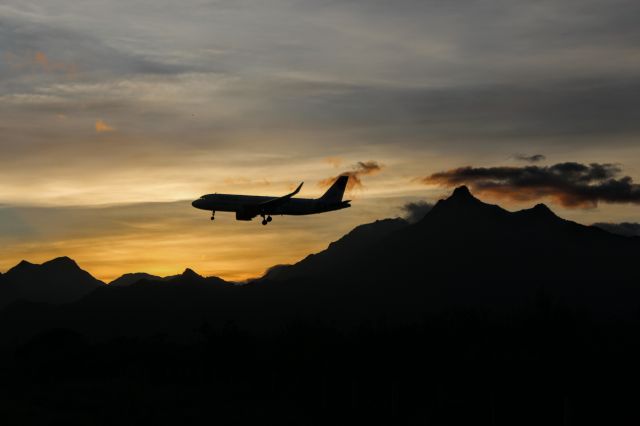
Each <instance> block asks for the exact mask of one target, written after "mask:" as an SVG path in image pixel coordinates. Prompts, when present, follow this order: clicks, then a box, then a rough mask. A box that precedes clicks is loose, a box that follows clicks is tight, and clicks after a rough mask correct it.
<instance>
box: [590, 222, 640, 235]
mask: <svg viewBox="0 0 640 426" xmlns="http://www.w3.org/2000/svg"><path fill="white" fill-rule="evenodd" d="M593 226H595V227H597V228H600V229H604V230H605V231H608V232H611V233H612V234H618V235H624V236H625V237H640V223H631V222H622V223H606V222H598V223H594V224H593Z"/></svg>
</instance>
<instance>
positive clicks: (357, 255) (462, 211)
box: [0, 187, 640, 335]
mask: <svg viewBox="0 0 640 426" xmlns="http://www.w3.org/2000/svg"><path fill="white" fill-rule="evenodd" d="M639 256H640V238H638V237H624V236H620V235H614V234H612V233H609V232H606V231H604V230H602V229H600V228H597V227H590V226H583V225H580V224H577V223H575V222H571V221H567V220H563V219H561V218H559V217H558V216H556V215H555V214H554V213H553V212H552V211H551V210H550V209H549V208H548V207H546V206H545V205H543V204H538V205H537V206H535V207H533V208H531V209H526V210H521V211H517V212H509V211H507V210H504V209H502V208H500V207H499V206H496V205H491V204H486V203H483V202H481V201H480V200H478V199H476V198H475V197H473V195H472V194H471V193H470V192H469V190H468V189H467V188H466V187H460V188H457V189H456V190H455V191H454V193H453V194H452V195H451V196H450V197H449V198H447V199H445V200H441V201H439V202H438V203H437V204H436V205H435V206H434V207H433V209H431V211H429V212H428V213H427V214H426V215H425V217H424V218H423V219H422V220H420V221H418V222H417V223H413V224H410V223H408V222H406V221H404V220H403V219H386V220H380V221H376V222H374V223H370V224H366V225H362V226H359V227H357V228H355V229H354V230H353V231H351V232H350V233H349V234H347V235H345V236H344V237H343V238H341V239H340V240H338V241H336V242H334V243H331V244H330V245H329V247H328V248H327V249H326V250H324V251H322V252H320V253H317V254H313V255H310V256H307V257H306V258H305V259H303V260H301V261H300V262H298V263H296V264H294V265H280V266H276V267H274V268H272V269H270V270H269V271H268V272H267V273H266V274H265V276H263V277H262V278H260V279H257V280H255V281H252V282H249V283H246V284H243V285H238V284H234V283H229V282H226V281H224V280H222V279H220V278H217V277H210V278H204V277H201V276H200V275H198V274H196V273H195V272H193V271H192V270H189V269H187V270H186V271H185V272H184V273H183V274H181V275H177V276H174V277H166V278H161V277H157V276H153V275H149V274H145V273H136V274H127V275H124V276H122V277H120V278H118V279H116V280H114V281H113V282H112V283H110V284H109V285H105V284H104V283H102V282H100V281H98V280H96V279H95V278H93V277H91V275H90V274H89V273H87V272H85V271H82V270H81V269H80V268H79V267H78V266H77V265H76V264H75V262H73V261H72V260H70V259H68V258H61V259H56V260H53V261H51V262H47V263H45V264H43V265H32V264H29V263H26V262H22V263H21V264H20V265H18V266H16V267H15V268H13V269H11V270H10V271H8V272H7V273H6V274H4V275H2V276H0V306H7V305H8V304H9V303H10V302H15V303H13V304H11V305H10V306H7V307H6V309H5V310H4V311H3V312H1V313H0V332H3V333H4V332H7V333H12V332H13V334H14V335H15V334H16V333H17V331H16V330H12V329H11V327H8V326H7V325H8V324H9V323H11V324H23V325H24V327H26V328H23V329H22V332H25V333H29V332H35V331H37V330H39V329H42V328H44V327H51V326H59V327H69V328H76V329H80V330H82V331H85V332H87V333H94V334H98V335H103V334H104V335H115V334H119V333H121V334H149V333H157V332H176V333H178V332H179V331H178V330H179V329H182V330H185V329H190V330H192V329H193V327H195V326H196V325H197V324H198V323H202V322H203V321H207V322H211V323H221V322H225V321H229V320H233V321H235V322H237V323H240V324H242V325H244V326H247V327H253V328H263V327H266V328H268V327H274V326H278V324H282V322H283V321H286V320H290V319H292V318H299V319H301V318H308V319H320V320H325V321H339V322H342V323H344V324H356V323H359V322H362V321H366V320H370V319H375V318H387V319H391V320H394V321H396V320H397V321H412V320H415V319H416V318H420V317H421V316H423V315H425V314H426V313H428V312H434V311H442V310H449V309H474V310H489V311H496V310H498V311H509V310H513V309H536V306H539V305H540V303H543V304H545V303H546V304H549V303H552V304H561V305H564V306H567V307H568V308H570V309H584V310H588V311H591V312H596V313H601V314H605V315H628V314H633V313H634V312H636V311H637V309H638V308H639V307H640V270H638V268H637V266H636V262H637V259H638V258H640V257H639ZM18 300H23V302H20V303H18V302H16V301H18ZM24 301H31V302H47V303H50V304H51V303H54V304H57V305H42V304H40V303H27V302H24ZM25 318H29V320H28V321H26V320H25ZM44 318H46V320H45V319H44ZM21 321H22V323H21Z"/></svg>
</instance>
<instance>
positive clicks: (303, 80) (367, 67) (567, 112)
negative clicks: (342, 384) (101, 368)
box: [0, 0, 640, 281]
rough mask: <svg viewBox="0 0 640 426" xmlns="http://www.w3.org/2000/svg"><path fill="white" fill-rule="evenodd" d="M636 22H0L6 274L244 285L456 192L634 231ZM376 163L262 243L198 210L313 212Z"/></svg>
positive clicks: (331, 18) (533, 5)
mask: <svg viewBox="0 0 640 426" xmlns="http://www.w3.org/2000/svg"><path fill="white" fill-rule="evenodd" d="M638 17H640V3H638V2H637V1H635V0H606V1H605V0H598V1H596V0H538V1H530V0H526V1H525V0H509V1H506V0H503V1H499V0H460V1H455V2H451V1H445V0H397V1H393V2H389V1H383V0H341V1H336V0H233V1H232V0H184V1H180V2H175V1H164V0H153V1H152V0H126V1H125V0H110V1H104V0H102V1H98V0H86V1H82V2H77V1H71V0H46V1H44V0H40V1H33V0H3V2H2V3H0V271H6V270H7V269H8V268H10V267H11V266H13V265H15V264H16V263H18V262H19V261H20V260H22V259H27V260H30V261H33V262H41V261H46V260H48V259H50V258H52V257H56V256H60V255H66V256H70V257H72V258H74V259H76V260H77V261H78V262H79V263H80V265H81V266H82V267H83V268H85V269H87V270H89V271H90V272H91V273H92V274H94V275H95V276H97V277H98V278H100V279H103V280H105V281H109V280H111V279H114V278H116V277H117V276H119V275H120V274H122V273H125V272H134V271H145V272H149V273H156V274H160V275H168V274H175V273H178V272H180V271H181V270H183V269H184V268H186V267H191V268H194V269H195V270H196V271H198V272H199V273H202V274H205V275H218V276H221V277H223V278H227V279H234V280H241V279H246V278H250V277H254V276H258V275H260V274H261V273H262V272H264V270H265V269H267V268H268V267H269V266H272V265H275V264H281V263H290V262H294V261H296V260H299V259H301V258H303V257H304V256H306V255H307V254H308V253H311V252H314V251H318V250H321V249H323V248H324V247H326V246H327V245H328V244H329V243H330V242H331V241H334V240H336V239H338V238H339V237H340V236H342V235H343V234H344V233H346V232H348V231H349V230H350V229H352V228H353V227H354V226H356V225H358V224H361V223H366V222H370V221H373V220H376V219H382V218H385V217H395V216H401V215H402V214H403V210H402V206H403V205H404V204H405V203H407V202H410V201H418V200H426V201H428V202H435V201H437V200H438V199H439V198H442V197H444V196H446V195H447V194H448V193H450V191H451V190H452V188H453V187H454V186H455V185H458V184H467V185H469V186H470V187H471V188H472V190H473V191H474V192H475V193H477V194H478V195H479V196H480V197H481V198H482V199H484V200H486V201H488V202H499V203H500V204H502V205H503V206H505V207H506V208H508V209H513V210H516V209H520V208H526V207H531V206H532V205H534V204H536V203H538V202H545V203H547V204H548V205H549V206H550V207H551V208H552V209H553V210H554V211H556V212H557V213H558V214H560V215H561V216H563V217H566V218H569V219H572V220H576V221H578V222H581V223H585V224H591V223H594V222H615V223H617V222H630V223H635V222H640V190H639V189H638V186H637V184H636V181H640V143H639V142H640V139H639V136H640V96H638V93H640V26H638V25H637V22H638ZM363 162H364V163H366V162H375V164H377V165H378V166H379V167H378V168H377V170H376V171H375V172H374V173H370V174H363V175H360V178H361V185H357V186H355V187H354V188H352V190H351V191H350V193H349V194H348V196H349V198H351V199H353V200H354V202H353V203H352V205H353V207H352V208H351V209H348V210H343V211H340V212H333V213H329V214H326V215H319V216H314V217H282V218H280V217H278V218H276V219H275V220H274V222H273V223H272V224H270V225H269V226H266V227H263V226H261V225H260V223H259V222H256V221H253V222H248V223H245V222H235V220H234V218H233V216H232V215H224V214H219V215H217V219H216V221H215V223H211V222H210V221H209V218H208V215H207V213H206V212H202V211H197V210H195V209H193V208H192V207H191V206H190V201H191V200H193V199H195V198H198V197H199V196H200V195H202V194H205V193H212V192H220V193H239V194H260V195H263V194H264V195H274V196H275V195H282V194H285V193H287V192H288V191H289V190H291V189H292V188H294V187H295V186H296V185H297V184H298V183H299V182H302V181H304V182H305V186H304V187H303V190H302V192H301V194H300V196H307V197H311V196H317V195H320V194H321V193H322V192H323V191H324V189H325V186H326V182H327V179H329V178H331V177H334V176H337V175H339V174H340V173H343V172H349V171H357V170H359V167H360V166H359V164H360V163H363ZM571 164H575V165H578V166H580V167H574V166H571ZM581 167H582V168H581ZM465 168H466V169H465ZM580 170H582V171H580ZM603 170H604V171H605V172H603V173H600V174H598V173H599V172H600V171H603ZM507 171H508V173H507ZM611 191H614V192H615V193H611ZM576 197H578V198H576ZM585 197H586V198H585ZM567 200H574V201H576V200H577V201H576V202H568V201H567Z"/></svg>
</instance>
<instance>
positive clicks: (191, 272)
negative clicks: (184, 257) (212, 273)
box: [182, 268, 202, 278]
mask: <svg viewBox="0 0 640 426" xmlns="http://www.w3.org/2000/svg"><path fill="white" fill-rule="evenodd" d="M182 276H183V277H184V278H202V276H201V275H200V274H198V273H197V272H196V271H194V270H193V269H191V268H187V269H185V270H184V272H183V273H182Z"/></svg>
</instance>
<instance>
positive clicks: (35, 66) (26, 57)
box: [4, 51, 77, 77]
mask: <svg viewBox="0 0 640 426" xmlns="http://www.w3.org/2000/svg"><path fill="white" fill-rule="evenodd" d="M4 58H5V61H6V62H7V64H9V66H10V67H11V68H13V69H16V70H31V71H42V72H45V73H60V74H65V75H66V76H67V77H74V76H75V74H76V72H77V69H76V66H75V64H66V63H64V62H57V61H52V60H50V59H49V57H48V56H47V55H46V54H45V53H44V52H41V51H36V52H33V53H31V52H30V53H26V54H22V55H20V54H15V53H12V52H6V53H5V54H4Z"/></svg>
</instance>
